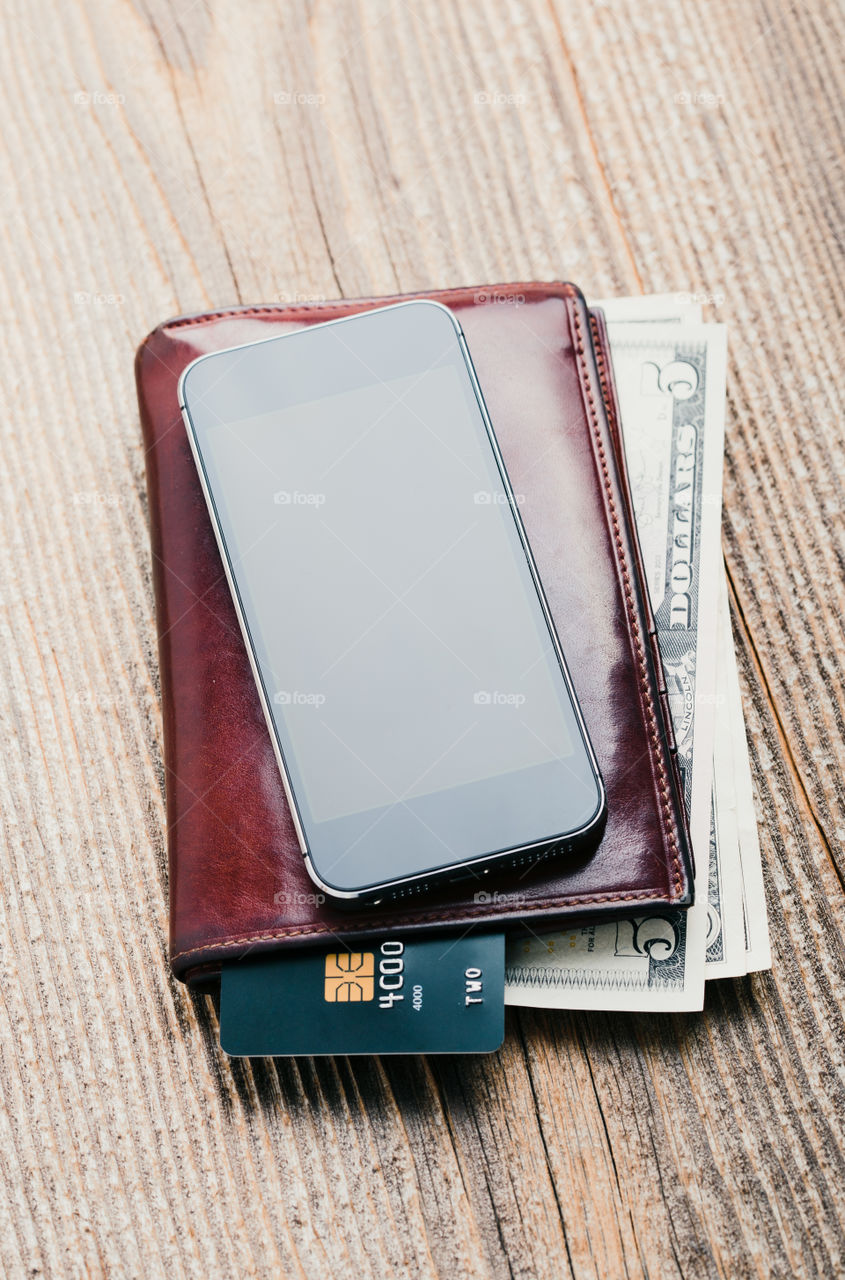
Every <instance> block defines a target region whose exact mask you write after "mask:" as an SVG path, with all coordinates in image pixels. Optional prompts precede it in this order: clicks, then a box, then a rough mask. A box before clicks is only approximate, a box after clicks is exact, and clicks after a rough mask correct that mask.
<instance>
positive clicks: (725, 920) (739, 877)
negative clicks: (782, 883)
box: [597, 292, 768, 978]
mask: <svg viewBox="0 0 845 1280" xmlns="http://www.w3.org/2000/svg"><path fill="white" fill-rule="evenodd" d="M597 305H598V306H600V307H601V308H602V309H603V310H604V313H605V316H606V318H607V320H608V323H609V324H610V332H611V333H612V332H613V324H614V322H619V321H633V322H636V323H639V324H655V323H657V324H698V323H700V322H701V319H702V308H701V304H700V303H699V302H698V301H696V295H695V294H692V293H689V292H686V293H674V294H671V293H669V294H651V295H646V296H644V297H634V298H611V299H606V300H603V301H600V302H599V303H598V304H597ZM727 611H728V597H727V586H726V580H725V579H724V577H723V579H722V586H721V589H720V600H719V612H720V620H719V629H720V634H719V644H718V647H717V670H716V742H715V746H714V757H713V771H714V780H713V796H712V812H711V819H710V852H709V867H708V878H707V940H706V949H705V966H706V970H705V973H706V977H708V978H727V977H738V976H739V975H740V974H743V973H746V972H748V969H747V964H748V958H747V947H746V938H747V923H746V918H745V915H746V913H745V897H744V894H743V891H742V889H743V884H744V880H743V869H742V849H741V844H740V838H739V832H740V826H743V827H744V829H746V830H747V831H749V832H750V831H756V820H755V815H754V812H753V808H752V809H751V811H750V812H749V811H748V808H747V804H748V799H749V797H750V790H749V791H748V793H747V796H746V795H745V793H744V794H743V797H742V801H741V798H740V788H739V785H738V782H737V777H736V774H735V772H734V770H733V768H732V759H733V754H734V744H733V740H734V737H735V736H736V734H737V725H739V728H740V730H741V732H740V735H739V737H738V739H737V750H738V751H739V752H741V753H742V754H743V755H744V756H747V751H746V746H745V738H744V721H743V715H742V704H741V701H740V693H739V683H738V681H737V678H736V655H735V653H734V649H733V642H732V637H731V632H730V616H729V613H728V612H727ZM723 614H724V617H723V616H722V615H723ZM726 631H727V643H725V634H726ZM743 791H744V789H743ZM740 809H741V810H742V811H741V812H740ZM749 853H750V856H751V857H752V858H754V846H753V843H752V844H751V846H750V849H749ZM750 881H751V882H752V883H754V884H755V885H756V884H757V880H756V878H755V877H754V875H753V869H752V875H751V877H750ZM752 898H754V900H755V901H757V900H758V899H759V895H752ZM751 914H752V915H753V916H754V917H755V918H757V913H756V912H755V911H754V910H753V908H752V909H751ZM756 932H757V934H758V936H761V937H763V938H767V937H768V925H767V924H766V922H765V920H764V922H763V928H762V929H758V930H757V931H756ZM761 954H763V955H765V952H763V953H761Z"/></svg>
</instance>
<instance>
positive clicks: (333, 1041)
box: [220, 933, 505, 1058]
mask: <svg viewBox="0 0 845 1280" xmlns="http://www.w3.org/2000/svg"><path fill="white" fill-rule="evenodd" d="M504 1034H505V938H504V934H501V933H499V934H496V933H478V934H470V935H467V936H465V937H459V936H454V935H453V936H449V935H443V934H438V935H432V936H430V937H424V938H407V937H406V938H392V937H390V936H386V937H384V938H379V939H376V940H375V941H370V942H366V943H364V942H362V943H361V944H360V945H359V946H354V945H353V947H352V948H348V947H346V946H344V945H342V944H340V943H338V942H334V943H333V944H332V946H331V947H325V948H318V949H309V950H301V951H276V952H274V953H273V954H271V955H259V956H256V957H254V958H252V957H250V958H248V959H246V960H239V961H233V962H232V963H231V964H224V966H223V976H222V984H221V992H220V1043H221V1045H222V1047H223V1049H224V1050H225V1052H226V1053H228V1054H231V1055H232V1056H235V1057H251V1058H255V1057H262V1058H263V1057H274V1056H285V1057H290V1056H295V1055H296V1056H298V1055H304V1056H306V1055H307V1056H312V1055H317V1054H353V1053H378V1054H385V1053H492V1052H493V1050H495V1049H498V1047H499V1045H500V1044H501V1043H502V1040H503V1039H504Z"/></svg>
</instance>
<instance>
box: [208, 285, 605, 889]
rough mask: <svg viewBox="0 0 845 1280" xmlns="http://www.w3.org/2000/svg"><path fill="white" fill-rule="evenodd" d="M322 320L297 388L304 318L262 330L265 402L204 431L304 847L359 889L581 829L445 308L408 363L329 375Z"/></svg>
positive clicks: (568, 750) (553, 676)
mask: <svg viewBox="0 0 845 1280" xmlns="http://www.w3.org/2000/svg"><path fill="white" fill-rule="evenodd" d="M399 310H400V311H401V310H402V309H399ZM429 310H435V309H434V308H429ZM375 314H378V313H375ZM382 314H386V313H382ZM397 314H398V312H397ZM426 321H428V317H426ZM429 327H430V326H429ZM336 328H338V329H345V330H347V333H346V335H345V336H346V337H347V340H349V335H348V326H347V325H343V326H336ZM323 333H324V334H325V333H331V328H329V329H328V330H323ZM319 334H320V331H319V330H313V331H311V333H310V334H306V335H305V336H307V337H310V339H311V349H310V350H307V349H306V347H307V344H306V343H305V342H301V343H300V344H299V345H300V352H299V359H298V361H296V378H295V379H294V380H293V384H291V383H290V382H289V383H287V392H288V396H291V395H292V396H293V397H294V398H293V402H291V403H285V398H286V397H285V390H286V379H285V376H284V369H280V368H279V366H278V362H277V363H276V364H275V365H273V356H274V353H273V352H272V350H271V348H272V347H273V346H276V347H285V344H286V343H287V346H288V347H289V348H290V350H289V351H285V352H284V353H283V354H286V355H287V357H288V359H291V358H292V357H293V356H294V352H293V347H294V346H295V345H296V338H298V337H299V335H296V336H295V338H294V339H282V340H280V341H279V342H276V343H263V344H261V346H262V347H264V348H265V351H266V356H267V359H268V360H269V361H270V363H271V366H273V368H272V369H271V372H270V373H269V375H268V374H265V375H264V376H265V377H269V378H270V381H271V382H272V380H273V377H274V372H273V370H275V376H276V377H277V378H278V392H277V393H276V394H275V395H271V397H270V401H271V403H272V402H273V401H274V400H278V403H273V407H271V408H269V409H265V410H264V411H262V412H259V413H250V414H249V415H246V416H242V417H237V416H232V415H231V414H230V413H226V414H225V416H221V415H220V414H219V412H216V411H215V410H214V409H212V411H211V412H210V413H208V414H207V417H206V418H205V420H204V425H203V427H202V430H201V431H198V439H199V443H200V450H201V456H202V462H203V466H204V469H205V474H206V478H207V482H208V487H209V490H210V492H211V495H212V497H213V501H214V506H215V509H216V513H217V518H218V521H219V525H220V529H221V532H222V535H223V538H224V541H225V548H226V553H227V556H228V558H229V564H230V571H231V575H232V577H233V578H234V581H235V583H236V587H237V593H238V597H239V601H240V605H241V610H242V613H243V616H244V619H245V621H246V623H247V627H248V631H249V635H250V638H251V642H252V645H253V648H254V654H255V660H256V663H257V666H258V669H259V672H260V676H261V683H262V685H263V690H264V695H265V700H266V703H267V706H268V707H269V710H270V715H271V717H272V720H273V724H274V726H275V728H276V732H277V733H278V735H279V742H280V745H281V748H282V752H283V755H284V760H285V765H286V768H287V770H288V773H289V776H290V779H291V782H292V784H293V790H294V793H295V797H296V801H297V805H298V807H299V809H300V814H301V817H302V820H303V825H304V827H305V830H306V834H307V835H308V836H309V845H311V846H312V850H313V852H312V856H314V857H315V863H317V862H321V863H322V866H323V872H321V874H323V873H324V874H325V877H326V879H327V881H328V883H330V884H337V883H339V882H340V883H342V885H343V886H345V887H349V886H352V887H359V885H360V884H371V883H377V882H380V879H384V878H386V875H385V873H390V872H391V871H392V869H394V868H395V867H396V866H397V865H400V866H401V868H402V874H415V873H416V871H418V870H429V869H431V868H436V867H438V866H441V865H446V864H448V863H450V862H451V861H455V860H459V859H460V860H462V859H465V858H473V857H475V858H477V857H482V856H485V855H487V854H489V853H492V852H494V851H495V850H496V849H500V848H507V847H511V846H512V845H513V844H527V843H530V842H533V841H537V840H542V839H546V838H548V837H549V836H551V835H553V834H555V833H556V832H558V831H561V832H563V831H566V830H568V829H572V825H571V824H572V821H573V813H575V815H576V818H577V819H580V820H583V819H584V817H585V815H586V816H587V817H589V816H590V814H591V813H592V811H593V809H594V808H595V799H596V785H595V780H594V778H593V776H592V770H591V769H590V766H589V762H588V761H587V760H586V753H585V748H584V743H583V739H582V734H581V731H580V729H579V725H578V721H577V718H576V716H575V713H574V710H573V705H572V698H571V695H570V692H569V689H568V686H567V684H566V681H565V679H564V677H563V673H562V670H561V664H560V660H559V658H558V654H557V651H556V648H555V644H554V641H553V637H552V634H551V631H550V628H549V624H548V621H547V618H546V616H545V614H544V611H543V607H542V604H541V600H540V596H539V594H538V591H537V587H536V585H535V582H534V579H533V577H532V574H531V571H530V567H529V563H528V560H527V557H526V552H525V547H524V545H523V542H522V540H521V538H520V535H519V528H518V525H517V521H516V519H515V515H514V509H513V506H512V502H511V500H510V499H509V495H508V492H507V489H506V485H505V481H504V478H503V474H502V469H501V467H500V465H499V462H498V460H497V456H496V452H495V450H494V446H493V443H492V442H491V438H490V435H489V434H488V431H487V429H486V426H485V422H484V418H483V416H482V413H481V410H480V408H479V404H478V399H477V396H476V393H475V391H474V389H473V385H472V381H471V379H470V376H469V373H468V371H467V368H466V364H465V361H464V359H463V357H462V354H461V352H460V349H459V347H458V344H457V338H456V336H453V326H452V324H451V322H450V321H449V320H448V318H447V320H446V323H445V324H443V325H442V326H441V328H440V329H438V335H439V337H440V338H441V339H442V347H443V351H442V354H438V352H439V345H438V342H437V341H436V340H435V341H434V342H433V345H432V354H429V356H428V358H427V359H426V360H424V361H423V362H422V367H420V368H412V369H411V370H410V371H406V370H403V369H402V368H401V366H400V371H399V376H389V377H388V376H372V374H371V373H370V372H368V370H371V369H372V368H373V366H376V365H377V364H379V362H378V361H377V360H376V359H375V358H374V359H373V360H372V361H369V360H367V359H366V344H365V348H364V355H363V356H362V354H361V350H360V347H356V348H355V351H354V355H355V357H356V360H355V361H354V362H353V363H352V365H351V368H350V362H349V360H348V359H346V360H344V361H341V362H340V363H341V366H342V368H341V375H340V376H339V377H338V379H337V381H338V382H339V383H340V384H341V385H340V386H339V387H338V386H337V385H333V378H332V372H331V371H332V366H333V363H334V364H336V363H337V361H336V360H335V361H332V359H331V355H332V347H331V346H329V347H328V348H327V349H325V348H324V347H323V346H322V344H320V343H319V342H318V341H316V340H317V339H318V337H319ZM373 336H374V338H377V335H373ZM253 350H255V349H253ZM335 354H337V353H335ZM359 357H360V359H359ZM309 362H311V363H312V364H313V369H312V372H313V378H311V379H309V377H308V376H307V369H308V365H309ZM204 363H205V364H206V365H208V364H213V361H207V362H204ZM283 363H284V362H283ZM405 364H406V365H407V358H406V361H405ZM198 367H199V368H201V367H202V366H198ZM350 372H351V373H352V376H351V377H350ZM377 372H378V374H379V375H381V374H383V373H390V372H394V370H391V368H390V366H389V365H388V366H387V367H386V368H385V367H384V366H383V362H381V364H380V367H379V368H378V370H377ZM232 376H234V379H235V381H237V379H238V376H239V375H238V373H237V366H236V365H235V366H234V370H233V374H232V375H229V380H230V381H231V379H232ZM240 376H241V378H245V377H247V376H248V371H247V370H246V369H242V371H241V375H240ZM309 388H310V390H311V394H306V395H303V394H302V392H303V391H304V390H307V389H309ZM203 399H204V401H205V402H206V403H207V404H211V405H215V403H216V401H215V397H214V395H213V387H212V388H211V389H210V390H209V391H208V392H204V394H203ZM229 399H230V400H231V399H232V397H231V395H230V397H229ZM234 403H237V397H235V399H234ZM254 405H255V401H254V400H253V401H252V403H251V404H250V406H249V407H253V406H254ZM189 407H190V406H189ZM218 407H219V406H218ZM198 416H201V413H200V414H199V415H198ZM521 497H522V495H519V494H517V495H515V496H514V503H515V505H516V507H517V509H518V506H519V502H520V500H521ZM509 790H512V791H513V797H512V799H513V803H510V802H509V799H508V793H509ZM497 792H498V794H496V793H497ZM494 797H495V799H494ZM491 802H492V812H493V814H494V815H495V814H498V815H499V819H500V821H499V822H498V825H496V824H495V823H491V822H490V821H489V820H487V819H485V818H484V817H483V815H482V810H485V809H490V808H491ZM491 841H492V842H493V843H492V847H488V846H489V845H490V843H491ZM350 845H351V846H352V848H351V849H350ZM329 864H330V865H329ZM318 870H320V868H319V866H318ZM338 877H339V879H338ZM362 877H363V878H362Z"/></svg>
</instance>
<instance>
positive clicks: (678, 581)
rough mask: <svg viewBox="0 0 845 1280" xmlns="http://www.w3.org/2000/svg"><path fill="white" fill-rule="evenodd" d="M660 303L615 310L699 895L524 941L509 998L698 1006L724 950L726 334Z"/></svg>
mask: <svg viewBox="0 0 845 1280" xmlns="http://www.w3.org/2000/svg"><path fill="white" fill-rule="evenodd" d="M655 310H659V308H657V309H655V308H654V307H652V309H651V313H650V314H649V315H647V316H645V315H644V317H643V318H644V319H648V320H649V321H650V323H647V324H646V323H641V322H636V321H632V320H631V319H630V318H629V316H630V312H629V316H628V317H626V319H625V320H624V321H622V322H615V321H612V322H611V324H610V341H611V350H612V357H613V364H614V371H615V375H616V380H617V387H618V391H619V399H620V406H621V412H622V421H623V432H624V438H625V449H626V454H627V457H628V465H629V470H630V473H631V484H632V490H633V496H634V506H635V510H636V517H637V527H638V531H639V537H640V542H641V546H642V549H643V557H644V562H645V565H646V576H647V579H648V585H649V590H650V593H651V597H652V604H653V607H654V613H655V620H656V625H657V631H658V643H659V645H660V649H661V656H662V658H663V662H664V667H665V671H666V680H667V685H668V688H669V701H670V707H671V713H672V718H673V724H674V728H675V736H676V739H677V743H678V758H679V764H680V767H681V774H682V780H683V788H684V797H685V801H686V804H687V809H688V812H689V815H690V828H691V833H692V840H693V848H694V851H695V855H696V867H697V871H696V903H695V905H694V906H693V907H692V908H690V909H689V910H688V911H669V910H667V911H658V912H654V913H651V914H649V915H647V916H642V917H637V918H635V919H620V920H617V921H608V922H602V923H599V924H595V925H587V926H584V927H578V928H574V929H569V930H566V931H564V932H560V933H555V934H551V935H546V936H540V937H530V938H529V939H527V940H525V941H523V940H522V939H520V940H519V941H517V942H515V943H514V944H512V946H511V947H510V949H509V951H508V961H507V981H506V992H505V998H506V1001H507V1002H508V1003H511V1004H529V1005H541V1006H542V1005H544V1006H550V1007H567V1008H605V1009H617V1008H627V1009H655V1010H657V1009H673V1010H681V1009H697V1008H701V1006H702V1003H703V996H704V980H705V966H706V960H707V955H708V951H710V952H711V954H712V955H714V956H715V957H717V959H718V960H721V958H722V951H723V944H722V946H720V944H719V939H720V937H722V922H721V918H720V916H719V909H720V883H719V865H718V859H716V860H715V864H714V850H715V849H716V848H717V844H716V822H715V821H714V807H713V757H714V744H715V730H716V675H717V667H716V655H717V634H718V625H717V623H718V601H719V590H720V583H721V578H720V575H721V572H722V569H721V564H722V562H721V550H720V523H721V469H722V456H723V443H724V406H725V363H726V360H725V347H726V343H725V331H724V328H723V327H722V326H719V325H702V324H699V323H689V321H688V320H687V318H686V317H685V316H683V317H680V318H669V317H665V316H660V317H658V316H657V315H656V314H655ZM611 319H612V317H611ZM659 320H662V321H664V322H663V323H660V322H658V321H659ZM714 865H715V872H714ZM714 874H715V881H716V882H715V883H714V884H712V885H711V884H710V881H711V880H712V879H713V878H714ZM736 888H737V886H736V885H734V886H733V888H732V890H731V892H732V893H733V894H735V893H736ZM708 890H710V893H708ZM710 898H712V902H711V901H709V899H710ZM714 914H715V917H716V919H715V922H714ZM714 944H715V946H714ZM714 962H715V961H714Z"/></svg>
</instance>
